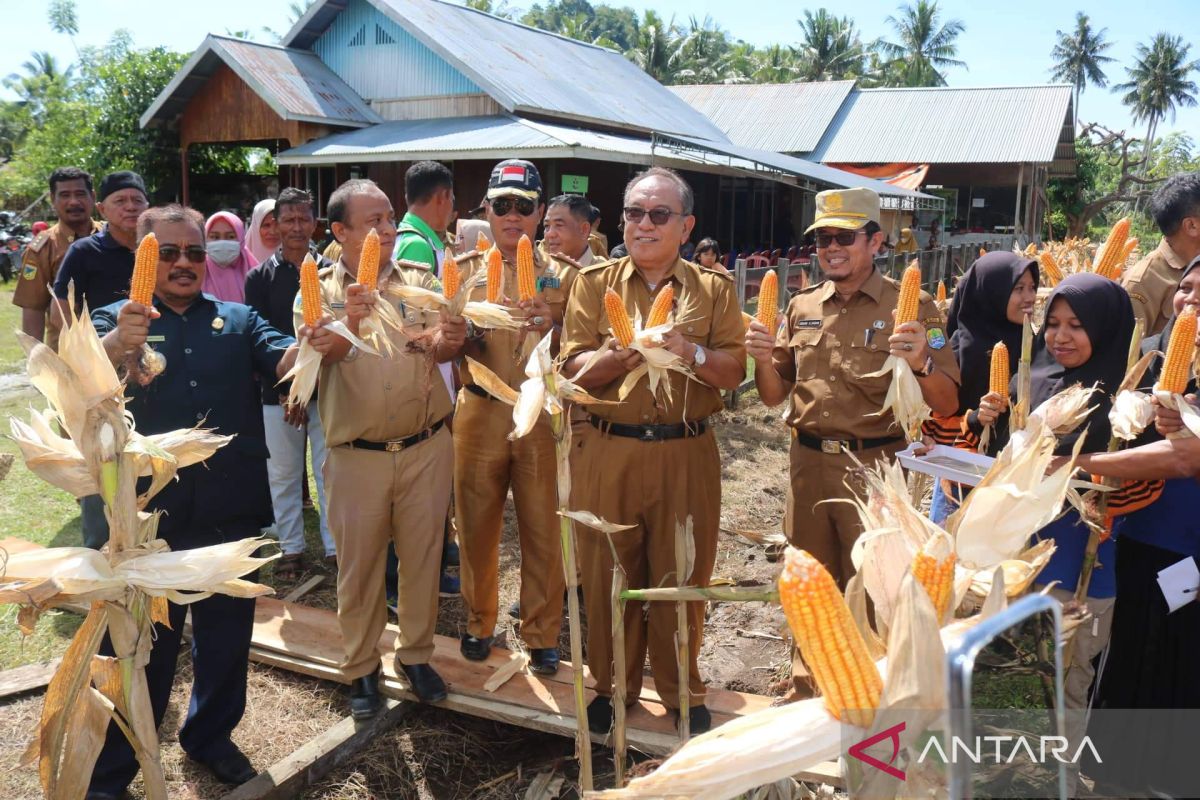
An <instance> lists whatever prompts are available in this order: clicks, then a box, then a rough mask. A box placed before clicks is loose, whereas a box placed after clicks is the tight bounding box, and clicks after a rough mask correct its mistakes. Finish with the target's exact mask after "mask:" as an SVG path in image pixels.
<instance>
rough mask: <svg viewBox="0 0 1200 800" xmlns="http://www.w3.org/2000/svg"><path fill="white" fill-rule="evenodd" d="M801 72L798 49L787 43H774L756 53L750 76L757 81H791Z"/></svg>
mask: <svg viewBox="0 0 1200 800" xmlns="http://www.w3.org/2000/svg"><path fill="white" fill-rule="evenodd" d="M799 74H800V69H799V67H798V66H797V64H796V51H795V50H794V49H792V48H791V47H788V46H787V45H782V44H773V45H771V46H770V47H765V48H763V49H762V50H759V51H757V52H756V53H755V59H754V72H752V73H751V75H750V78H751V80H753V81H754V82H755V83H791V82H792V81H795V80H796V79H797V76H798V75H799Z"/></svg>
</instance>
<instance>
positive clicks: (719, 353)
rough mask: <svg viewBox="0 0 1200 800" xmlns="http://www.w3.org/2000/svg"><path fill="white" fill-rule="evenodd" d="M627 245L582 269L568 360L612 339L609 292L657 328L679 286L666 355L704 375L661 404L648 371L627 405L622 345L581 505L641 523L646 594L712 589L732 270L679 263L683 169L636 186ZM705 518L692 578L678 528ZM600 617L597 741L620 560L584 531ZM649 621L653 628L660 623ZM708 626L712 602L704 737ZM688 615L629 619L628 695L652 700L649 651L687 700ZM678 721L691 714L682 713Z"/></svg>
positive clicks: (634, 355)
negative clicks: (683, 664) (683, 669)
mask: <svg viewBox="0 0 1200 800" xmlns="http://www.w3.org/2000/svg"><path fill="white" fill-rule="evenodd" d="M624 204H625V208H624V211H623V214H624V218H625V246H626V248H628V250H629V256H626V257H624V258H620V259H617V260H615V261H607V262H604V263H601V264H596V265H593V266H591V267H588V268H586V269H584V270H582V271H581V272H580V275H579V279H578V280H577V281H576V282H575V286H574V288H573V289H572V292H571V298H570V300H569V302H568V304H567V320H566V326H565V329H564V333H563V343H562V352H563V353H564V354H565V355H566V356H567V357H568V358H569V361H568V364H567V371H568V372H569V373H572V374H573V373H575V372H577V371H578V370H579V369H580V368H581V367H582V365H583V364H584V363H585V362H586V361H587V359H588V358H589V356H590V355H591V354H592V352H593V351H595V350H596V349H597V348H599V347H600V346H601V345H602V344H603V342H604V341H605V340H606V339H608V338H609V337H610V335H611V330H610V328H609V324H608V319H607V316H606V315H605V313H604V294H605V290H606V289H608V288H610V287H611V288H612V289H613V290H614V291H616V292H617V294H618V295H620V297H621V299H622V301H623V302H624V304H625V309H626V311H627V312H629V315H630V318H633V317H634V315H635V312H637V313H640V314H641V317H642V319H645V318H646V317H647V316H648V315H649V313H650V307H651V305H652V304H653V302H654V298H655V296H656V295H657V294H658V292H661V291H662V290H663V287H664V286H666V285H667V284H670V285H671V286H672V287H673V290H674V296H675V301H674V308H675V316H674V319H675V327H674V329H673V330H672V331H671V332H670V333H668V334H666V335H664V337H663V343H662V346H663V347H664V348H666V349H667V350H669V351H671V352H672V353H674V354H676V355H678V356H679V357H680V358H681V359H682V361H683V363H684V364H686V365H687V366H688V367H689V368H690V369H691V371H692V372H693V374H694V376H695V379H694V380H691V379H689V378H687V377H686V376H684V375H681V374H680V373H678V372H670V373H669V375H668V378H667V380H666V381H665V383H669V384H670V392H669V394H668V393H667V392H666V391H665V387H660V396H659V397H657V398H656V397H655V396H653V395H652V394H651V392H650V388H649V378H648V377H647V376H644V375H643V376H642V377H641V379H640V380H638V381H637V383H636V384H635V385H634V386H633V388H632V390H631V391H630V392H629V393H628V395H627V396H626V398H625V399H624V400H623V401H620V402H615V401H619V400H620V390H621V386H622V384H623V383H624V381H625V379H626V376H627V375H628V374H629V373H630V372H631V371H633V370H635V369H637V368H638V366H640V365H641V364H642V363H643V358H642V356H641V355H640V354H639V353H638V352H637V351H634V350H627V349H624V348H618V349H616V350H614V351H610V352H608V353H606V354H605V355H604V356H602V357H601V358H600V359H599V360H598V361H597V362H596V363H595V365H594V366H593V367H592V369H591V370H590V371H588V372H587V373H586V374H584V375H583V376H582V377H581V378H580V383H581V384H582V386H583V387H584V388H586V389H587V390H588V391H590V392H592V393H593V394H594V395H595V396H596V397H597V399H600V400H607V401H614V402H615V404H614V405H596V406H593V407H589V408H588V409H587V410H588V411H589V412H590V414H589V417H588V422H589V423H590V424H588V425H585V426H584V428H583V433H582V435H581V436H580V437H579V441H578V442H577V444H576V445H575V446H574V448H573V450H572V453H571V460H572V469H573V471H574V475H575V476H576V483H575V486H574V489H573V491H572V498H571V504H572V506H574V507H575V508H577V509H586V510H588V511H592V512H594V513H596V514H598V515H600V516H601V517H603V518H604V519H607V520H609V521H610V522H615V523H622V524H631V525H634V527H633V528H632V529H630V530H625V531H621V532H619V533H615V534H613V535H612V540H613V542H614V544H615V545H616V549H617V556H618V558H619V559H620V563H621V567H622V568H623V569H624V570H625V573H626V575H627V576H628V578H629V585H630V586H631V587H634V588H645V587H653V586H679V585H691V586H706V585H707V584H708V582H709V579H710V578H711V576H712V569H713V563H714V561H715V560H716V551H717V530H718V526H719V524H720V516H721V467H720V461H719V454H718V452H717V442H716V437H715V436H714V435H713V430H712V427H711V423H710V422H709V421H708V418H709V417H710V416H711V415H713V414H715V413H717V412H718V411H720V410H721V409H722V408H723V403H722V400H721V390H722V389H732V388H735V387H736V386H737V385H738V384H739V383H741V381H742V379H743V378H744V377H745V374H746V352H745V349H744V347H743V345H742V337H743V331H744V327H743V325H742V314H741V308H740V307H739V306H738V301H737V293H736V291H735V289H734V285H733V280H732V279H731V278H730V277H729V275H727V274H725V273H723V272H719V271H717V270H713V269H709V268H705V267H700V266H697V265H696V264H691V263H689V262H687V261H684V260H683V259H681V258H680V257H679V247H680V245H682V244H683V243H684V242H686V241H687V239H688V235H689V234H690V233H691V230H692V226H693V225H694V224H695V217H693V216H692V204H693V196H692V190H691V188H690V187H689V186H688V185H687V183H686V182H685V181H684V180H683V179H682V178H680V177H679V176H678V175H677V174H676V173H674V172H672V171H671V170H667V169H662V168H661V167H654V168H651V169H648V170H646V171H645V172H642V173H640V174H638V175H637V176H635V177H634V179H633V180H632V181H630V183H629V185H628V186H627V187H626V188H625V195H624ZM689 516H690V517H691V518H692V522H693V532H694V535H695V563H694V566H693V568H692V573H691V575H684V576H680V575H678V574H677V570H676V568H675V530H676V526H677V525H683V524H684V523H685V521H686V520H687V518H688V517H689ZM579 563H580V565H581V567H582V571H583V590H584V600H585V602H586V603H587V617H588V641H587V653H588V666H589V667H590V669H591V671H592V676H593V677H594V678H595V680H596V695H597V696H596V698H595V699H594V700H593V701H592V703H591V705H589V706H588V725H589V727H590V728H591V729H592V730H593V731H595V732H597V733H605V732H607V731H608V729H609V726H610V725H611V723H612V701H611V696H612V687H613V665H612V641H611V629H612V617H611V613H610V606H609V595H610V593H611V589H612V573H613V557H612V553H611V551H610V550H609V545H608V541H607V540H606V538H605V537H604V536H603V535H602V534H599V533H597V532H595V531H591V530H587V529H583V528H581V529H580V531H579ZM647 619H648V621H647ZM703 630H704V603H689V604H688V644H689V655H690V659H689V664H688V669H689V680H688V691H689V694H690V701H689V702H690V708H691V713H690V715H689V719H690V725H691V730H692V732H693V733H700V732H702V731H704V730H707V729H708V727H709V725H710V724H711V717H710V715H709V712H708V709H707V708H706V707H705V705H704V700H705V686H704V682H703V681H702V680H701V678H700V671H699V667H698V664H697V659H698V657H699V653H700V644H701V640H702V638H703ZM675 633H676V613H675V607H674V604H672V603H651V604H649V608H648V609H647V610H646V613H645V616H644V615H643V609H642V607H641V605H640V604H639V603H630V604H629V607H628V609H627V611H626V615H625V655H626V658H627V662H626V670H625V675H624V676H623V680H624V681H625V686H626V691H627V697H628V698H630V699H632V700H636V699H637V698H638V696H639V695H640V693H641V688H642V672H643V666H644V663H645V659H646V654H647V650H648V651H649V656H650V669H651V671H652V672H653V673H654V682H655V685H656V687H657V690H658V694H659V696H660V697H661V698H662V702H663V703H664V704H665V705H666V706H667V707H669V708H676V707H677V705H678V703H679V688H680V687H679V680H678V667H677V664H676V649H675ZM676 714H678V709H677V708H676Z"/></svg>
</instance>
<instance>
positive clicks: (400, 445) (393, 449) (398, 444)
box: [383, 440, 404, 453]
mask: <svg viewBox="0 0 1200 800" xmlns="http://www.w3.org/2000/svg"><path fill="white" fill-rule="evenodd" d="M383 447H384V449H385V450H387V451H388V452H389V453H399V452H400V451H401V450H403V449H404V442H402V441H399V440H393V441H390V442H384V444H383Z"/></svg>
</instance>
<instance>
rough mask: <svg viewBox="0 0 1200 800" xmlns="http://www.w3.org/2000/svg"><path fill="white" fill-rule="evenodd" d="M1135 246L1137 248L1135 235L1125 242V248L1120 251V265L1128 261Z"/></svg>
mask: <svg viewBox="0 0 1200 800" xmlns="http://www.w3.org/2000/svg"><path fill="white" fill-rule="evenodd" d="M1137 248H1138V239H1137V237H1136V236H1135V237H1133V238H1132V239H1130V240H1129V241H1128V242H1126V243H1125V249H1124V250H1122V251H1121V264H1122V265H1125V264H1128V263H1129V257H1130V256H1131V255H1133V254H1134V251H1136V250H1137Z"/></svg>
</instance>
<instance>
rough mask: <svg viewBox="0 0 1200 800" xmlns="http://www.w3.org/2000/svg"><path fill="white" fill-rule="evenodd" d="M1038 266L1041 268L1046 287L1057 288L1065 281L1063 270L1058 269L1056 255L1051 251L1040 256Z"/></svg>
mask: <svg viewBox="0 0 1200 800" xmlns="http://www.w3.org/2000/svg"><path fill="white" fill-rule="evenodd" d="M1038 264H1039V265H1040V266H1041V268H1042V270H1041V272H1042V274H1041V276H1040V277H1041V279H1042V282H1044V283H1045V285H1046V286H1057V285H1058V284H1059V282H1060V281H1061V280H1062V279H1063V274H1062V270H1061V269H1059V268H1058V262H1057V261H1055V260H1054V255H1053V254H1052V253H1051V252H1050V251H1049V250H1043V251H1042V252H1041V254H1040V255H1039V256H1038Z"/></svg>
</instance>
